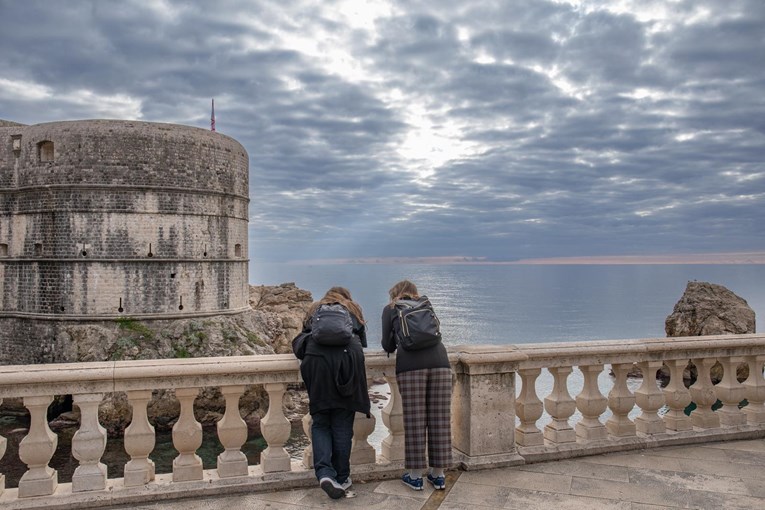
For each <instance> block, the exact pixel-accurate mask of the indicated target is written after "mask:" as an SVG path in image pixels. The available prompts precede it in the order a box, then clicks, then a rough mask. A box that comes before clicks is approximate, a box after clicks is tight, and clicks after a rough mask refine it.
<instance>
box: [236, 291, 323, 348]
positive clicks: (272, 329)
mask: <svg viewBox="0 0 765 510" xmlns="http://www.w3.org/2000/svg"><path fill="white" fill-rule="evenodd" d="M312 301H313V299H312V298H311V293H310V292H308V291H307V290H302V289H299V288H297V287H296V286H295V284H294V283H283V284H282V285H279V286H276V287H269V286H265V285H257V286H255V285H251V286H250V306H251V307H252V309H253V310H255V311H256V312H260V313H261V314H262V315H261V317H262V321H261V324H262V325H263V328H264V335H265V337H266V338H268V343H269V345H271V347H273V349H274V352H276V353H277V354H284V353H291V352H292V339H293V338H295V336H296V335H297V334H298V333H300V330H301V329H303V318H304V317H305V314H306V312H307V311H308V308H309V307H310V306H311V302H312Z"/></svg>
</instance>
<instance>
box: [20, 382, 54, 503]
mask: <svg viewBox="0 0 765 510" xmlns="http://www.w3.org/2000/svg"><path fill="white" fill-rule="evenodd" d="M52 401H53V396H50V395H47V396H35V397H24V405H25V406H26V408H27V409H29V433H28V434H27V435H26V437H24V439H22V440H21V443H20V444H19V458H20V459H21V461H22V462H23V463H24V464H26V465H27V468H28V470H27V472H26V473H24V476H22V477H21V480H19V497H20V498H27V497H31V496H48V495H50V494H53V491H55V490H56V487H57V486H58V473H57V472H56V470H55V469H53V468H51V467H50V466H48V462H50V459H51V458H52V457H53V454H54V453H55V452H56V446H58V436H57V435H56V434H54V433H53V431H52V430H51V429H50V427H48V417H47V413H48V406H49V405H50V403H51V402H52Z"/></svg>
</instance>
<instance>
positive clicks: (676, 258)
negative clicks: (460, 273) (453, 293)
mask: <svg viewBox="0 0 765 510" xmlns="http://www.w3.org/2000/svg"><path fill="white" fill-rule="evenodd" d="M286 263H287V264H295V265H304V264H311V265H335V264H466V265H651V264H656V265H672V264H765V252H732V253H693V254H667V255H602V256H592V257H549V258H535V259H519V260H504V261H502V260H490V259H488V258H487V257H465V256H451V257H355V258H339V259H305V260H293V261H288V262H286Z"/></svg>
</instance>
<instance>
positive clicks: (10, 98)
mask: <svg viewBox="0 0 765 510" xmlns="http://www.w3.org/2000/svg"><path fill="white" fill-rule="evenodd" d="M213 97H214V98H215V103H216V120H217V127H218V130H219V131H220V132H222V133H225V134H227V135H230V136H232V137H234V138H236V139H237V140H239V141H240V142H241V143H242V144H243V145H244V146H245V148H246V149H247V151H248V152H249V155H250V183H251V206H250V255H251V257H252V258H253V259H254V260H291V259H317V258H353V257H444V256H467V257H486V258H487V259H489V260H515V259H525V258H549V257H587V256H612V255H654V256H655V255H667V254H691V253H696V254H698V253H712V252H734V251H735V252H746V251H765V221H763V217H764V216H765V214H764V213H765V2H763V1H762V0H726V1H721V0H709V1H707V0H688V1H686V0H665V1H651V0H549V1H544V0H517V1H515V0H499V1H478V0H476V1H465V0H460V1H453V0H425V1H417V2H415V1H411V2H410V1H390V2H389V1H362V0H341V1H335V0H321V1H290V0H278V1H270V0H258V1H249V0H238V1H237V0H226V1H219V0H218V1H216V2H201V1H200V2H190V1H178V2H174V1H162V0H152V1H124V0H120V1H98V2H96V1H73V0H68V1H66V2H52V1H47V2H46V1H30V0H25V1H21V0H0V118H3V119H7V120H14V121H17V122H22V123H25V124H33V123H38V122H46V121H54V120H67V119H82V118H119V119H140V120H146V121H160V122H175V123H182V124H189V125H194V126H199V127H204V128H208V127H209V117H210V99H211V98H213Z"/></svg>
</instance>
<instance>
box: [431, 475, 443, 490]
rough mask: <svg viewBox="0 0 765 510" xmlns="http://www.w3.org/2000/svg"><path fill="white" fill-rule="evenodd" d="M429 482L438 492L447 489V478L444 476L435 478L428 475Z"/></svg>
mask: <svg viewBox="0 0 765 510" xmlns="http://www.w3.org/2000/svg"><path fill="white" fill-rule="evenodd" d="M428 481H429V482H430V484H431V485H432V486H433V488H434V489H436V490H444V489H446V478H445V477H443V476H433V475H431V474H430V473H428Z"/></svg>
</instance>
